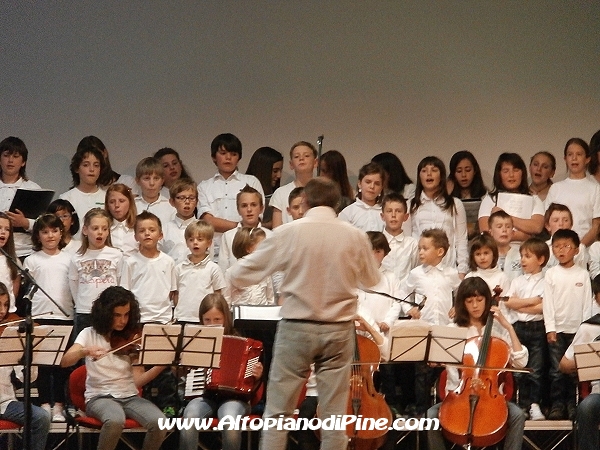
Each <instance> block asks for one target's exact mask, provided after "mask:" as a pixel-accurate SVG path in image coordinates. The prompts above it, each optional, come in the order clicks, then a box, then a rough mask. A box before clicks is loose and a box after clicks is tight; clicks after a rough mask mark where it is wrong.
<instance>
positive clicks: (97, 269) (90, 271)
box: [79, 259, 116, 287]
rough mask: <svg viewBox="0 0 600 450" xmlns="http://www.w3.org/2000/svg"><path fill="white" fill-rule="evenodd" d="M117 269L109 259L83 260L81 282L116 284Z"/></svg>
mask: <svg viewBox="0 0 600 450" xmlns="http://www.w3.org/2000/svg"><path fill="white" fill-rule="evenodd" d="M114 272H115V269H112V262H111V261H110V260H108V259H90V260H87V261H81V276H80V279H79V282H80V283H81V284H95V285H96V287H98V285H99V284H115V283H116V279H115V273H114Z"/></svg>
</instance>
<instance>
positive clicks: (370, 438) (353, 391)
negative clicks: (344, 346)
mask: <svg viewBox="0 0 600 450" xmlns="http://www.w3.org/2000/svg"><path fill="white" fill-rule="evenodd" d="M355 337H356V345H355V350H354V364H352V372H351V374H350V385H349V388H350V396H349V398H348V409H347V414H349V415H354V416H357V417H358V416H362V417H361V420H362V423H365V421H366V420H368V419H374V420H377V419H381V418H385V419H386V420H387V424H388V426H391V424H392V411H391V410H390V407H389V406H388V404H387V403H386V402H385V399H384V397H383V394H381V393H379V392H377V390H376V389H375V385H374V383H373V375H374V373H375V372H376V371H377V369H378V367H379V361H380V359H381V355H380V352H379V348H377V344H375V342H373V341H372V340H371V339H369V338H368V337H365V336H362V335H360V334H355ZM363 428H364V427H362V426H361V427H360V429H357V427H356V422H354V423H351V424H348V426H347V427H346V434H347V436H348V437H349V438H350V443H349V446H348V448H350V449H355V450H374V449H376V448H379V447H380V446H381V445H382V444H383V442H384V439H385V435H386V433H387V432H388V428H387V427H385V429H384V430H377V429H375V428H374V427H372V428H373V429H366V430H365V429H363Z"/></svg>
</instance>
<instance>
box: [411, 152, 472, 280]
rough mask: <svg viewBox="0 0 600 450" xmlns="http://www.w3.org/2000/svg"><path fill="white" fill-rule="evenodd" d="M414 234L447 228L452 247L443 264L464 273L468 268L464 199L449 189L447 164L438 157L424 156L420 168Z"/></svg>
mask: <svg viewBox="0 0 600 450" xmlns="http://www.w3.org/2000/svg"><path fill="white" fill-rule="evenodd" d="M410 215H411V222H412V236H421V233H423V231H425V230H430V229H432V228H437V229H441V230H444V231H445V233H446V236H448V241H449V242H450V248H449V249H448V252H447V253H446V256H444V259H443V263H444V265H446V266H448V267H454V268H457V269H458V272H459V274H462V276H464V275H465V274H466V273H467V272H468V271H469V270H468V269H469V265H468V260H469V253H468V250H467V215H466V213H465V207H464V206H463V204H462V202H461V201H460V200H459V199H457V198H454V197H452V196H451V195H450V194H448V192H447V190H446V166H444V163H443V162H442V160H441V159H439V158H437V157H435V156H428V157H426V158H423V159H422V160H421V162H420V163H419V165H418V167H417V187H416V189H415V197H414V198H413V199H412V201H411V205H410Z"/></svg>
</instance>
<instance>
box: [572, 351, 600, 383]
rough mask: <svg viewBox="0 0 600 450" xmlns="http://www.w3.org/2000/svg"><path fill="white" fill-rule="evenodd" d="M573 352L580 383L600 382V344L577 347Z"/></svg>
mask: <svg viewBox="0 0 600 450" xmlns="http://www.w3.org/2000/svg"><path fill="white" fill-rule="evenodd" d="M573 350H574V351H575V365H576V366H577V375H578V377H579V381H594V380H600V342H590V343H587V344H580V345H575V346H574V347H573Z"/></svg>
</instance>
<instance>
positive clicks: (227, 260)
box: [219, 185, 272, 273]
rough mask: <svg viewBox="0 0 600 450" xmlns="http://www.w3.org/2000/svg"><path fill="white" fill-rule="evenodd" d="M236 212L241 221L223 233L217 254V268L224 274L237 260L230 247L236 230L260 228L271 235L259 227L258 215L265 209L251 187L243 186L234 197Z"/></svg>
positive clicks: (267, 231) (256, 192) (258, 194)
mask: <svg viewBox="0 0 600 450" xmlns="http://www.w3.org/2000/svg"><path fill="white" fill-rule="evenodd" d="M236 204H237V211H238V214H239V215H240V217H241V218H242V220H241V221H240V222H239V223H238V225H237V226H236V227H235V228H233V229H231V230H228V231H226V232H225V233H223V236H222V237H221V250H220V252H219V267H220V268H221V271H222V272H223V273H225V271H226V270H227V269H229V267H231V266H232V265H233V264H234V263H235V262H236V261H237V258H236V257H235V256H234V255H233V252H232V250H231V246H232V244H233V238H234V237H235V234H236V233H237V232H238V230H239V229H240V228H242V227H250V228H260V229H262V230H264V232H265V234H266V235H267V237H268V236H270V235H271V233H272V232H271V230H269V229H266V228H263V227H261V225H260V215H261V214H262V213H263V211H264V209H265V207H264V204H263V198H262V196H261V195H260V192H258V191H257V190H256V189H254V188H253V187H252V186H248V185H246V186H244V187H243V189H242V190H241V191H240V192H239V193H238V194H237V196H236Z"/></svg>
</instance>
